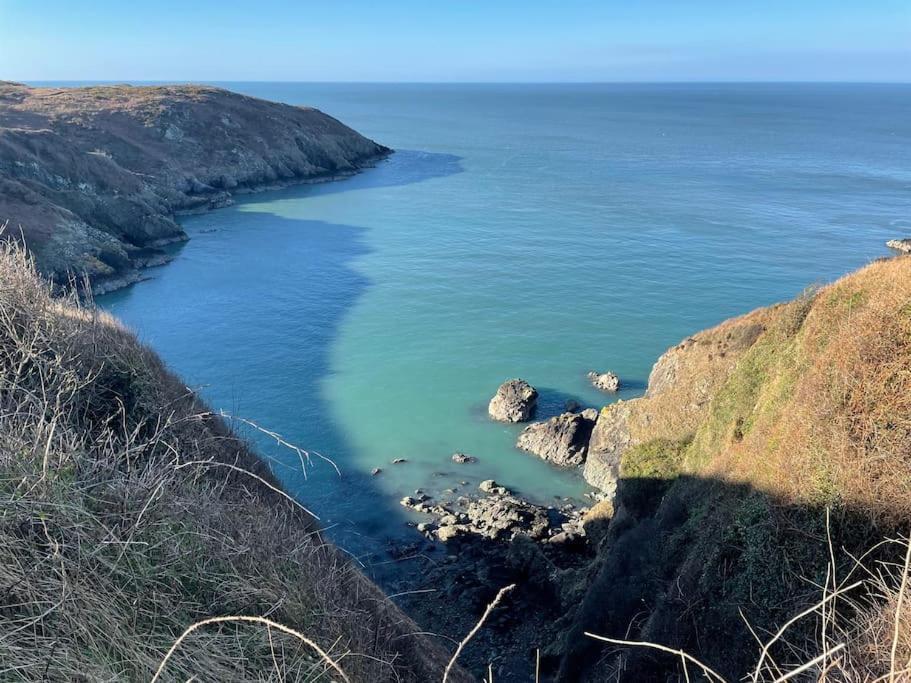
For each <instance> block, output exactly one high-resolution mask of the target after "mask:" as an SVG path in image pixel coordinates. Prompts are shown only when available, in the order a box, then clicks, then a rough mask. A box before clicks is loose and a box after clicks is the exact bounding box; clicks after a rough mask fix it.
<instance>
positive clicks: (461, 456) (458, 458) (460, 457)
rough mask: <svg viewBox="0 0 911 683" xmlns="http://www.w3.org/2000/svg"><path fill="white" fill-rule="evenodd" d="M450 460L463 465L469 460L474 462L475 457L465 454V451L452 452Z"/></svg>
mask: <svg viewBox="0 0 911 683" xmlns="http://www.w3.org/2000/svg"><path fill="white" fill-rule="evenodd" d="M452 461H453V462H454V463H457V464H459V465H465V464H467V463H470V462H476V460H475V458H473V457H472V456H470V455H466V454H465V453H453V454H452Z"/></svg>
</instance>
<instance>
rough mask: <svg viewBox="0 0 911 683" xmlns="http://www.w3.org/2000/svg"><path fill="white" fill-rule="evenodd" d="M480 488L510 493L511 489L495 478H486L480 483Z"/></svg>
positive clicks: (492, 491)
mask: <svg viewBox="0 0 911 683" xmlns="http://www.w3.org/2000/svg"><path fill="white" fill-rule="evenodd" d="M478 489H480V490H481V491H483V492H484V493H500V494H507V493H509V489H507V488H506V487H505V486H500V485H499V484H498V483H497V482H496V481H494V480H493V479H485V480H484V481H482V482H481V483H480V484H478Z"/></svg>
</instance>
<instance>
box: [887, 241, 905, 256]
mask: <svg viewBox="0 0 911 683" xmlns="http://www.w3.org/2000/svg"><path fill="white" fill-rule="evenodd" d="M886 246H887V247H889V248H890V249H895V250H896V251H900V252H902V253H903V254H911V237H906V238H904V239H899V240H889V241H888V242H886Z"/></svg>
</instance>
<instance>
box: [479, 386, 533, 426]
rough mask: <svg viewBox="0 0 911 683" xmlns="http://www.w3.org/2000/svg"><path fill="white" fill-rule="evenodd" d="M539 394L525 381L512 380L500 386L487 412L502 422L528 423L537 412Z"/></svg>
mask: <svg viewBox="0 0 911 683" xmlns="http://www.w3.org/2000/svg"><path fill="white" fill-rule="evenodd" d="M537 402H538V392H537V390H536V389H535V388H534V387H533V386H531V385H530V384H529V383H528V382H526V381H525V380H524V379H510V380H507V381H506V382H503V384H501V385H500V388H499V389H497V393H496V394H495V395H494V397H493V398H492V399H490V404H489V405H488V407H487V412H488V413H489V414H490V416H491V417H492V418H493V419H494V420H499V421H500V422H526V421H527V420H529V419H530V418H531V416H532V413H534V411H535V406H536V405H537Z"/></svg>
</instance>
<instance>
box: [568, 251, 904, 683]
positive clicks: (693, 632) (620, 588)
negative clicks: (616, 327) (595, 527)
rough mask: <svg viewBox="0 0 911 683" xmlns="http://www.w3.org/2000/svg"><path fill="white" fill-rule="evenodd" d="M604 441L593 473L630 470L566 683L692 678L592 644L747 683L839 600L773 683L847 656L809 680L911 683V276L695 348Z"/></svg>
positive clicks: (690, 345)
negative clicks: (642, 648) (620, 645)
mask: <svg viewBox="0 0 911 683" xmlns="http://www.w3.org/2000/svg"><path fill="white" fill-rule="evenodd" d="M596 429H600V430H601V432H600V434H596V435H595V436H597V437H598V439H600V440H598V441H596V440H595V437H593V443H595V445H596V447H597V448H596V453H595V460H594V463H595V464H594V465H592V468H594V467H595V465H598V464H599V463H600V467H601V468H602V471H603V470H605V468H606V467H607V465H609V464H610V463H611V462H613V461H612V460H611V458H615V459H617V460H616V461H617V462H618V465H619V481H618V482H617V484H616V490H617V497H616V500H615V501H614V506H615V508H616V510H617V512H616V514H615V515H614V516H613V519H612V520H611V522H610V526H609V531H608V532H607V533H606V534H605V537H604V539H603V540H602V542H601V546H600V548H599V553H598V560H597V561H596V562H595V563H593V565H592V566H591V567H590V568H589V569H588V570H587V571H586V572H585V573H584V574H582V575H581V576H579V577H575V581H576V582H577V583H576V586H575V592H573V591H572V590H570V591H569V594H570V595H571V596H572V600H570V603H571V604H572V607H571V608H570V609H571V614H570V615H569V616H568V617H567V623H568V625H570V626H568V628H567V636H566V640H565V642H564V646H563V647H564V650H563V652H562V653H561V654H562V657H563V664H562V671H563V673H564V675H566V676H569V677H572V676H582V677H583V679H585V680H588V678H585V676H589V677H590V678H591V680H603V679H605V678H607V677H609V676H612V675H614V674H615V673H616V671H618V670H623V671H625V672H626V675H628V676H630V680H661V679H662V678H661V677H663V676H672V675H677V674H678V673H679V659H676V660H675V659H674V658H672V657H671V658H669V657H666V656H664V657H663V658H662V656H661V655H658V654H654V653H651V654H643V653H641V652H639V651H636V652H633V653H631V652H629V651H628V650H622V649H617V648H614V649H613V650H610V649H605V648H604V647H603V645H595V644H594V641H591V640H587V639H586V638H584V637H583V636H582V633H583V632H584V631H592V632H595V633H600V634H603V635H606V636H613V637H615V638H625V639H628V640H645V641H650V642H656V643H661V644H664V645H667V646H670V647H674V648H682V649H684V650H686V651H687V652H689V653H691V654H693V655H695V656H698V657H699V658H701V659H702V660H703V661H704V662H706V663H707V664H708V665H710V666H711V667H713V668H714V669H715V670H716V671H720V672H721V673H722V674H723V675H725V676H726V677H727V678H728V680H738V679H739V678H740V677H742V676H744V675H750V674H752V673H753V667H754V666H755V665H756V663H757V661H759V659H760V654H759V653H760V643H764V642H766V641H767V640H769V639H770V638H771V635H772V634H774V633H775V632H776V630H777V629H778V628H779V627H780V626H781V625H782V624H785V623H787V622H788V620H789V619H791V618H792V617H794V616H795V615H797V614H799V613H800V612H801V611H802V610H804V609H807V608H812V607H813V605H814V604H818V602H819V601H820V599H821V598H823V597H824V596H829V598H828V602H827V603H826V604H825V605H824V606H823V607H822V608H819V607H817V609H815V610H812V609H811V611H810V612H808V614H807V615H806V616H805V617H804V618H803V619H801V620H799V622H798V623H796V624H794V625H792V626H791V627H790V628H789V630H788V633H787V634H786V636H785V637H783V638H781V639H779V640H778V641H777V642H776V643H775V645H774V647H772V649H771V651H770V655H771V656H770V657H769V659H767V660H766V661H765V663H764V665H763V666H762V667H760V669H761V670H760V671H759V672H758V673H757V677H758V680H773V679H775V678H776V676H780V675H783V674H784V672H787V671H790V670H793V669H794V668H796V667H797V666H798V665H800V664H803V663H806V662H810V661H812V660H813V659H814V658H815V657H817V656H820V655H823V654H824V653H825V652H826V651H827V650H828V649H830V648H833V647H835V646H836V645H839V644H841V647H843V648H844V649H843V650H841V651H840V653H839V655H838V656H837V657H836V656H834V655H833V656H832V657H828V658H826V657H822V659H820V660H819V661H818V662H816V665H815V666H811V667H809V668H808V670H807V671H808V673H807V674H806V677H805V678H800V679H799V680H821V679H826V676H828V677H829V678H828V679H826V680H838V681H872V680H890V678H889V676H890V675H892V676H897V678H895V679H894V680H904V679H905V678H907V677H908V676H911V614H909V613H908V610H904V611H903V610H902V608H901V606H902V597H903V588H902V586H903V578H904V577H905V576H906V575H907V571H908V567H907V564H906V562H907V557H908V556H907V555H906V552H907V550H908V541H907V538H908V533H909V529H908V524H909V520H911V257H908V256H898V257H895V258H891V259H883V260H879V261H876V262H874V263H871V264H870V265H868V266H866V267H864V268H862V269H860V270H859V271H857V272H854V273H851V274H849V275H847V276H845V277H843V278H841V279H840V280H838V281H837V282H834V283H832V284H830V285H828V286H825V287H822V288H820V289H817V290H812V291H807V292H805V293H804V294H803V295H802V296H800V297H798V298H797V299H796V300H794V301H792V302H789V303H786V304H781V305H777V306H773V307H769V308H766V309H761V310H759V311H755V312H753V313H751V314H749V315H747V316H743V317H740V318H736V319H733V320H730V321H727V322H725V323H723V324H722V325H720V326H718V327H716V328H714V329H711V330H707V331H705V332H702V333H699V334H697V335H695V336H694V337H692V338H690V339H688V340H686V341H685V342H683V343H682V344H681V345H679V346H677V347H675V348H674V349H671V350H670V351H669V352H668V354H665V356H664V357H662V359H661V360H660V361H659V363H658V364H657V365H656V367H655V371H654V372H653V373H652V378H651V382H650V386H649V391H648V392H647V394H646V396H645V397H643V398H641V399H635V400H632V401H626V402H623V403H621V404H615V405H612V406H609V407H608V408H607V409H605V410H604V411H602V415H601V418H600V419H599V423H598V427H597V428H596ZM599 449H600V450H599ZM589 457H590V458H591V457H592V455H591V454H590V456H589ZM599 458H600V460H599ZM587 467H588V465H587ZM587 474H589V472H588V471H587ZM595 474H598V473H597V472H596V473H595ZM858 580H860V581H861V583H860V585H858V586H854V587H852V588H850V589H847V588H846V587H847V586H849V585H851V584H852V583H853V582H855V581H858ZM836 589H839V590H840V589H845V594H844V595H838V596H835V597H832V596H833V593H834V592H835V591H836ZM751 630H752V632H751ZM598 657H600V659H598ZM593 662H597V663H594V664H593ZM825 667H828V668H827V669H826V671H827V673H826V672H824V668H825ZM583 674H584V675H583ZM599 676H600V677H604V678H599ZM883 676H884V677H885V678H880V677H883ZM637 677H638V678H637ZM655 677H657V678H655Z"/></svg>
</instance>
